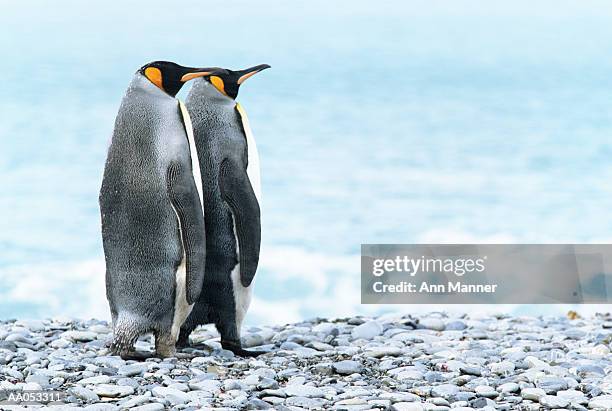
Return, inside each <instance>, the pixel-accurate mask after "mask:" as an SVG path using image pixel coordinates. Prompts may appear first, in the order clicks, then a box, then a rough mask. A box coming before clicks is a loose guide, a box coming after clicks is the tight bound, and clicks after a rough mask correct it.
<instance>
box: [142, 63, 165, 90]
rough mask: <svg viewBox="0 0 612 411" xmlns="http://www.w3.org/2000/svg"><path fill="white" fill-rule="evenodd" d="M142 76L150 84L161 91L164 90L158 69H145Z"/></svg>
mask: <svg viewBox="0 0 612 411" xmlns="http://www.w3.org/2000/svg"><path fill="white" fill-rule="evenodd" d="M144 75H145V77H146V78H148V79H149V80H150V81H151V83H153V84H155V85H156V86H157V87H159V88H160V89H162V90H163V89H164V85H163V83H162V72H161V70H160V69H158V68H157V67H147V68H146V69H145V72H144Z"/></svg>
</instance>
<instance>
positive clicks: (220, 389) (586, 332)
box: [0, 313, 612, 411]
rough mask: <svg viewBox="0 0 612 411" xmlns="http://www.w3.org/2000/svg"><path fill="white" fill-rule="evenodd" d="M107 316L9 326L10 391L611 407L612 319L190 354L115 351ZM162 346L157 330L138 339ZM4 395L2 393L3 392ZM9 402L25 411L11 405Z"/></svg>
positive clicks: (521, 320) (201, 404) (415, 330)
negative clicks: (131, 355)
mask: <svg viewBox="0 0 612 411" xmlns="http://www.w3.org/2000/svg"><path fill="white" fill-rule="evenodd" d="M111 336H112V332H111V329H110V326H109V324H107V323H106V322H104V321H98V320H89V321H77V320H73V319H67V318H66V319H62V318H56V319H53V320H42V321H39V320H35V321H20V320H8V321H0V399H6V398H7V395H8V394H9V393H25V392H29V391H37V390H45V391H48V390H53V391H58V392H61V393H63V395H64V397H63V399H62V400H61V402H58V403H49V404H34V405H28V406H27V407H28V409H31V408H38V409H52V410H72V409H86V410H100V411H101V410H128V409H129V410H141V411H144V410H148V411H153V410H198V409H225V410H245V409H246V410H263V409H275V410H319V409H331V410H347V411H348V410H397V411H416V410H449V409H452V410H456V411H467V410H490V411H493V410H549V409H557V410H565V409H570V410H612V355H611V354H610V349H611V348H612V345H611V342H612V317H611V316H610V315H609V314H608V315H598V316H595V317H592V318H588V319H587V318H585V319H583V318H580V317H579V316H577V315H576V314H574V313H572V315H570V316H568V317H551V318H549V317H512V316H490V317H483V316H469V315H463V316H449V315H446V314H444V313H432V314H429V315H422V316H409V315H406V316H403V317H401V316H397V315H396V316H381V317H376V318H365V317H354V318H343V319H333V320H326V319H315V320H310V321H304V322H301V323H296V324H287V325H271V326H260V327H247V328H246V329H245V330H244V331H243V343H244V345H245V346H246V347H250V348H254V349H255V348H256V349H258V350H264V351H267V352H268V353H267V354H264V355H261V356H259V357H257V358H241V357H236V356H234V355H233V354H232V353H231V352H229V351H226V350H223V349H221V346H220V344H219V338H218V334H217V333H216V331H215V330H214V327H212V326H209V327H204V328H201V329H199V330H197V331H196V332H195V333H194V334H193V335H192V343H193V347H192V348H188V349H184V350H181V351H180V355H179V357H180V358H167V359H164V360H161V359H157V358H151V359H149V360H147V361H144V362H136V361H124V360H122V359H120V358H119V357H116V356H111V355H109V352H108V348H107V346H108V342H109V341H110V339H111ZM137 349H138V350H140V351H145V352H146V351H153V345H152V338H151V337H149V336H145V337H143V338H141V339H140V340H139V341H138V343H137ZM3 397H4V398H3ZM2 404H3V402H0V409H3V410H4V409H23V404H22V405H2Z"/></svg>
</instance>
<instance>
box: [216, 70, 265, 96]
mask: <svg viewBox="0 0 612 411" xmlns="http://www.w3.org/2000/svg"><path fill="white" fill-rule="evenodd" d="M267 68H270V66H269V65H267V64H260V65H258V66H255V67H251V68H248V69H245V70H238V71H234V70H228V69H216V70H212V72H211V73H210V74H206V75H205V76H204V78H205V79H206V80H208V82H209V83H210V84H212V85H213V86H214V87H215V88H216V89H217V90H218V91H219V92H220V93H221V94H223V95H225V96H227V97H230V98H232V99H236V97H237V96H238V89H239V88H240V85H241V84H242V83H244V81H245V80H246V79H248V78H249V77H251V76H252V75H254V74H257V73H259V72H260V71H262V70H265V69H267Z"/></svg>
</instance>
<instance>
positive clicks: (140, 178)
mask: <svg viewBox="0 0 612 411" xmlns="http://www.w3.org/2000/svg"><path fill="white" fill-rule="evenodd" d="M209 72H210V70H209V69H196V68H189V67H182V66H179V65H177V64H175V63H171V62H165V61H156V62H153V63H149V64H147V65H146V66H144V67H142V68H141V69H140V70H138V71H137V72H136V74H135V75H134V78H133V79H132V82H131V83H130V86H129V88H128V89H127V92H126V94H125V96H124V97H123V100H122V102H121V107H120V108H119V113H118V114H117V119H116V120H115V129H114V131H113V137H112V141H111V144H110V147H109V149H108V156H107V159H106V166H105V168H104V178H103V181H102V188H101V190H100V212H101V216H102V240H103V245H104V254H105V259H106V296H107V299H108V301H109V305H110V310H111V316H112V321H113V332H114V338H113V342H112V345H111V351H112V352H113V353H114V354H119V355H121V357H122V358H124V359H127V358H142V356H139V355H137V354H136V353H135V352H134V348H133V345H134V342H135V341H136V339H137V338H138V337H139V336H140V335H142V334H145V333H148V332H152V333H153V334H154V335H155V350H156V353H157V355H158V356H161V357H169V356H173V355H174V353H175V343H176V340H177V337H178V332H179V330H180V327H181V325H182V324H183V322H184V320H185V318H187V316H188V315H189V313H190V311H191V308H192V307H193V304H194V303H195V301H196V300H197V299H198V297H199V295H200V292H201V290H202V283H203V280H204V269H205V247H206V238H205V231H204V216H203V208H202V189H201V184H202V180H201V177H200V169H199V165H198V163H197V156H196V155H195V146H194V142H193V130H192V127H191V123H190V120H189V116H188V114H187V111H186V109H185V108H184V106H183V105H182V103H180V102H179V101H178V100H177V99H175V98H174V96H175V95H176V93H178V91H179V90H180V89H181V87H182V86H183V84H184V83H185V82H186V81H188V80H191V79H193V78H197V77H202V76H205V75H207V74H209Z"/></svg>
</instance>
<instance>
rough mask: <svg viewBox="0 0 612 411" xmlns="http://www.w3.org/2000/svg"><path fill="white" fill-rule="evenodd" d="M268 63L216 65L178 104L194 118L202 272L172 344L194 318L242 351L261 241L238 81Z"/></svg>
mask: <svg viewBox="0 0 612 411" xmlns="http://www.w3.org/2000/svg"><path fill="white" fill-rule="evenodd" d="M269 67H270V66H268V65H267V64H262V65H259V66H255V67H252V68H249V69H246V70H240V71H232V70H226V69H217V70H215V71H213V72H212V73H211V74H209V75H206V76H204V77H203V78H202V79H198V80H197V81H196V82H195V84H194V85H193V87H192V89H191V90H190V92H189V95H188V96H187V99H186V101H185V105H186V106H187V110H188V111H189V114H190V116H191V118H192V121H193V131H194V137H195V142H196V147H197V152H198V158H199V162H200V167H201V168H200V170H201V175H202V181H203V184H202V186H203V187H204V209H205V213H204V215H205V219H206V255H207V258H206V275H205V278H204V285H203V288H202V293H201V294H200V298H199V299H198V301H197V302H196V304H195V306H194V308H193V310H192V312H191V314H190V315H189V317H188V318H187V320H186V321H185V324H184V325H183V327H182V329H181V333H180V336H179V341H178V345H179V346H187V345H188V344H189V335H190V334H191V332H192V331H193V330H194V329H195V328H196V327H197V326H198V325H201V324H209V323H214V324H215V326H216V327H217V330H218V331H219V334H220V335H221V345H222V347H223V348H225V349H227V350H230V351H232V352H234V353H235V354H236V355H241V356H256V355H258V354H261V352H256V351H248V350H245V349H243V348H242V344H241V341H240V328H241V325H242V321H243V319H244V316H245V314H246V311H247V309H248V307H249V304H250V301H251V293H252V289H253V277H254V276H255V272H256V270H257V265H258V263H259V249H260V243H261V223H260V202H261V188H260V186H261V184H260V170H259V157H258V153H257V147H256V145H255V140H254V138H253V135H252V133H251V129H250V127H249V123H248V120H247V117H246V112H245V111H244V109H243V108H242V107H241V106H240V104H238V103H237V102H236V101H235V98H236V97H237V95H238V89H239V87H240V85H241V84H242V83H243V82H244V81H245V80H246V79H248V78H249V77H251V76H252V75H254V74H256V73H258V72H260V71H261V70H264V69H266V68H269Z"/></svg>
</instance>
